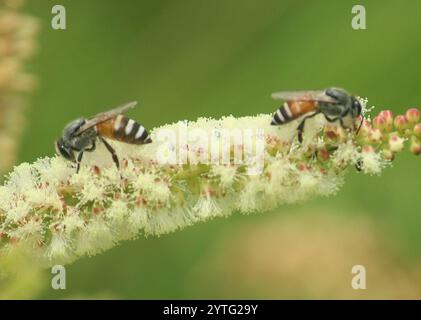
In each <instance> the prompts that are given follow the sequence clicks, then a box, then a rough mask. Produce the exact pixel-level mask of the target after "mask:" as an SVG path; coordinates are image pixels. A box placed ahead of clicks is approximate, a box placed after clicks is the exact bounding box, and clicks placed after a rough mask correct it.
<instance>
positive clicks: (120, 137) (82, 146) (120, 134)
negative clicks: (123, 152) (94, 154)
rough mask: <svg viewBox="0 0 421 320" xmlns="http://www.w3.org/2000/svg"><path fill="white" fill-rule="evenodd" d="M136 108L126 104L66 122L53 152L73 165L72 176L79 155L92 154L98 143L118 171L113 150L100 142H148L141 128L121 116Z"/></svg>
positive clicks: (146, 133)
mask: <svg viewBox="0 0 421 320" xmlns="http://www.w3.org/2000/svg"><path fill="white" fill-rule="evenodd" d="M136 104H137V102H136V101H133V102H129V103H127V104H125V105H123V106H120V107H117V108H114V109H112V110H109V111H106V112H103V113H100V114H97V115H96V116H94V117H92V118H90V119H85V118H79V119H76V120H74V121H72V122H70V123H69V124H68V125H67V126H66V127H65V128H64V130H63V135H62V136H61V137H60V138H59V139H57V140H56V141H55V147H56V152H57V153H58V154H59V155H61V156H63V157H64V158H65V159H67V160H69V161H72V162H76V163H77V169H76V173H78V172H79V169H80V162H81V161H82V156H83V153H84V152H85V151H89V152H91V151H94V150H95V148H96V142H97V140H99V141H101V142H102V143H103V144H104V145H105V147H106V148H107V150H108V151H109V152H110V153H111V155H112V158H113V161H114V163H115V165H116V166H117V168H120V164H119V160H118V157H117V154H116V152H115V150H114V149H113V147H112V146H111V145H110V144H109V143H108V142H107V141H106V140H105V139H104V138H109V139H112V140H117V141H121V142H124V143H129V144H146V143H151V142H152V140H151V138H150V137H149V134H148V132H147V131H146V129H145V128H144V127H143V126H142V125H141V124H139V123H137V122H136V121H134V120H132V119H129V118H127V117H126V116H124V115H123V113H124V112H126V111H127V110H129V109H131V108H133V107H134V106H135V105H136ZM76 154H77V155H76Z"/></svg>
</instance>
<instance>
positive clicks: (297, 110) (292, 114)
mask: <svg viewBox="0 0 421 320" xmlns="http://www.w3.org/2000/svg"><path fill="white" fill-rule="evenodd" d="M317 107H318V105H317V101H285V102H284V104H283V105H282V106H281V107H280V108H279V109H278V110H276V112H275V113H274V114H273V118H272V122H271V124H272V125H280V124H284V123H287V122H290V121H292V120H295V119H297V118H298V117H300V116H302V115H304V114H306V113H308V112H310V111H313V110H316V109H317Z"/></svg>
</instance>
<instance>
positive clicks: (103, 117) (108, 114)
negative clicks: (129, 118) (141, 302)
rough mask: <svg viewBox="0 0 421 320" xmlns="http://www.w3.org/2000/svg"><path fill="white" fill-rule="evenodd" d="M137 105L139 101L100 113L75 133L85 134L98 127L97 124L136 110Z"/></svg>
mask: <svg viewBox="0 0 421 320" xmlns="http://www.w3.org/2000/svg"><path fill="white" fill-rule="evenodd" d="M136 105H137V101H132V102H129V103H126V104H124V105H122V106H118V107H116V108H114V109H111V110H108V111H105V112H102V113H98V114H97V115H95V116H93V117H92V118H90V119H88V121H86V123H85V124H84V125H83V126H81V127H80V128H79V130H78V131H77V132H76V133H75V135H79V134H81V133H83V132H85V131H86V130H88V129H90V128H92V127H94V126H96V125H97V124H99V123H101V122H104V121H107V120H109V119H112V118H114V117H116V116H118V115H119V114H122V113H124V112H126V111H127V110H129V109H131V108H134V106H136Z"/></svg>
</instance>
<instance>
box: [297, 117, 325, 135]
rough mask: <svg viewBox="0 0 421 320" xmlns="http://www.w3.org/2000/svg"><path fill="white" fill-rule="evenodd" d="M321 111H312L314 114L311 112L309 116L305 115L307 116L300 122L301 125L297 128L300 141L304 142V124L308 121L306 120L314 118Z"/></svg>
mask: <svg viewBox="0 0 421 320" xmlns="http://www.w3.org/2000/svg"><path fill="white" fill-rule="evenodd" d="M319 113H320V111H316V112H314V113H312V114H310V115H308V116H305V117H304V118H303V119H302V120H301V122H300V124H299V125H298V127H297V130H298V141H299V142H300V143H302V142H303V132H304V125H305V123H306V120H307V119H310V118H313V117H314V116H316V115H318V114H319Z"/></svg>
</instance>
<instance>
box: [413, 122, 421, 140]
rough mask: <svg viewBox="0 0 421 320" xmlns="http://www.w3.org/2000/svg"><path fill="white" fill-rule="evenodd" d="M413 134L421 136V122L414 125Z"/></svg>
mask: <svg viewBox="0 0 421 320" xmlns="http://www.w3.org/2000/svg"><path fill="white" fill-rule="evenodd" d="M414 134H415V135H416V136H417V137H418V138H421V123H417V124H416V125H415V127H414Z"/></svg>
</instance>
